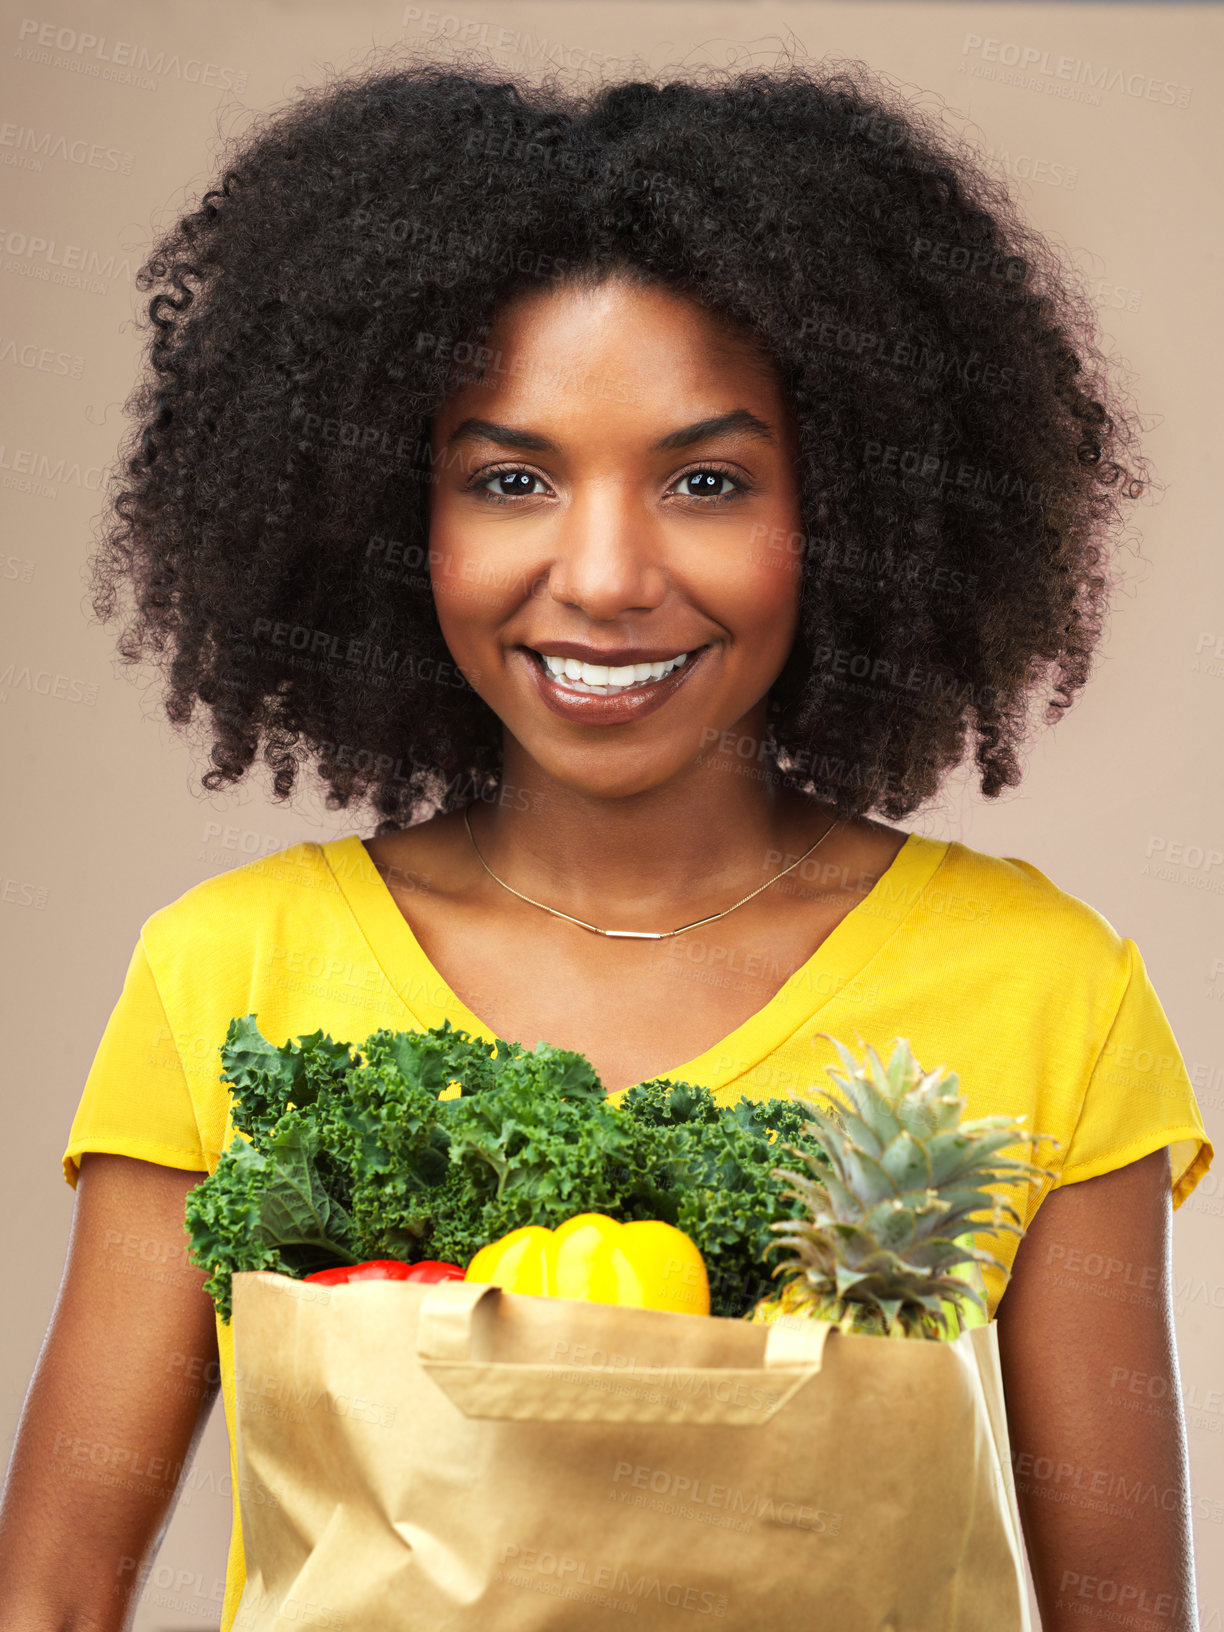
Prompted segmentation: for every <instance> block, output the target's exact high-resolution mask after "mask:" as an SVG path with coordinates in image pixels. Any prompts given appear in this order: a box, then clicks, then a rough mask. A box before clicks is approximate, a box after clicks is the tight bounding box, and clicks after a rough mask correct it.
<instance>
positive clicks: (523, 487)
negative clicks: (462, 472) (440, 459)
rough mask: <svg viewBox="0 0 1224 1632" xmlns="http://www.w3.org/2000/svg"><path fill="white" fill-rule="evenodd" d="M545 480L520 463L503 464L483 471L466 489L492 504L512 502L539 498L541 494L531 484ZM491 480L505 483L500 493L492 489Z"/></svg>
mask: <svg viewBox="0 0 1224 1632" xmlns="http://www.w3.org/2000/svg"><path fill="white" fill-rule="evenodd" d="M543 480H544V478H543V477H542V476H537V475H536V474H535V472H534V471H532V470H524V469H523V468H522V466H520V465H503V466H502V467H501V468H500V469H498V470H489V471H483V472H481V474H480V475H478V476H477V477H475V478H474V480H472V481H470V482H469V483H468V484H467V486H466V488H465V489H464V491H465V492H467V493H476V494H478V495H479V497H480V498H482V499H488V500H489V501H490V502H491V503H492V504H512V503H513V502H514V500H515V499H538V498H539V496H540V495H539V494H538V493H533V492H532V491H531V484H532V483H533V482H542V481H543ZM490 482H502V483H504V484H505V485H504V486H503V487H502V490H501V492H500V493H495V492H492V491H490V488H489V483H490Z"/></svg>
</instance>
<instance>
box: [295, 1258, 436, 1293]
mask: <svg viewBox="0 0 1224 1632" xmlns="http://www.w3.org/2000/svg"><path fill="white" fill-rule="evenodd" d="M304 1278H305V1279H306V1280H308V1281H318V1282H320V1283H321V1284H322V1285H323V1286H347V1285H348V1284H349V1282H350V1281H461V1280H462V1279H463V1271H462V1270H461V1269H460V1268H459V1265H458V1264H444V1263H441V1262H440V1261H439V1260H438V1259H436V1258H425V1259H423V1260H422V1261H421V1262H420V1263H419V1264H406V1263H404V1262H403V1260H402V1259H399V1258H370V1259H368V1260H367V1261H366V1262H365V1263H364V1264H343V1265H342V1266H341V1267H340V1268H339V1269H317V1270H315V1272H314V1274H313V1275H307V1276H305V1277H304Z"/></svg>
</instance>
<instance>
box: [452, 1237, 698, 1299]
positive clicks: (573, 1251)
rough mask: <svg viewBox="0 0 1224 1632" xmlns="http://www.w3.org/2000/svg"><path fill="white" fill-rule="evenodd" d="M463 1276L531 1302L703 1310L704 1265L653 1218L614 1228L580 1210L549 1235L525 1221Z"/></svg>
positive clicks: (481, 1253)
mask: <svg viewBox="0 0 1224 1632" xmlns="http://www.w3.org/2000/svg"><path fill="white" fill-rule="evenodd" d="M464 1279H465V1280H468V1281H488V1282H491V1283H492V1285H494V1286H500V1287H501V1288H502V1289H503V1290H504V1291H506V1292H528V1293H531V1294H533V1295H534V1296H536V1297H544V1298H583V1299H586V1300H588V1301H590V1302H592V1303H619V1304H624V1305H627V1306H629V1307H631V1308H634V1309H671V1310H675V1311H678V1312H679V1313H681V1314H686V1315H708V1314H709V1312H710V1285H709V1281H708V1280H707V1278H706V1268H705V1261H704V1260H703V1258H702V1256H701V1254H700V1252H699V1251H698V1250H697V1247H696V1246H695V1245H694V1243H693V1242H692V1241H690V1240H689V1238H688V1236H687V1235H685V1234H684V1233H683V1232H682V1231H681V1230H677V1229H675V1228H673V1226H672V1225H670V1224H664V1223H663V1222H662V1220H659V1219H642V1220H639V1221H638V1222H636V1223H633V1224H619V1223H617V1221H616V1220H615V1219H614V1218H608V1217H607V1216H606V1215H605V1214H603V1213H579V1214H578V1215H577V1217H576V1218H570V1219H567V1220H566V1222H565V1223H564V1224H561V1225H559V1226H558V1228H557V1229H555V1230H546V1229H545V1228H544V1227H543V1225H540V1224H526V1225H524V1226H523V1228H522V1229H521V1230H511V1231H510V1233H509V1235H504V1236H502V1238H501V1240H500V1241H492V1242H490V1243H489V1245H488V1246H487V1247H481V1249H480V1251H479V1252H478V1253H477V1254H476V1256H475V1257H474V1258H473V1259H472V1261H471V1263H470V1264H469V1265H468V1267H467V1274H466V1275H465V1276H464Z"/></svg>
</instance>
